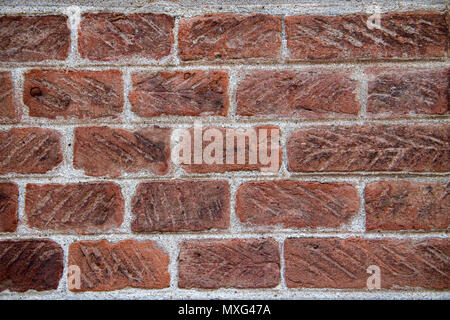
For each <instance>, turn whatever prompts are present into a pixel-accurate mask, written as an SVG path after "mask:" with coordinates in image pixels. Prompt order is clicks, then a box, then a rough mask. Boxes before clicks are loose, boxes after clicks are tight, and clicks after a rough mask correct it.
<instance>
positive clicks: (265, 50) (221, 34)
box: [178, 13, 281, 61]
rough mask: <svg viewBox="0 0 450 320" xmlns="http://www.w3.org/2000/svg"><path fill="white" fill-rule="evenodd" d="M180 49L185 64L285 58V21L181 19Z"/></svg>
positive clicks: (215, 17) (238, 17) (217, 16)
mask: <svg viewBox="0 0 450 320" xmlns="http://www.w3.org/2000/svg"><path fill="white" fill-rule="evenodd" d="M178 49H179V56H180V58H181V59H182V60H217V61H221V60H223V61H227V60H233V59H264V60H270V61H274V60H278V59H279V58H280V56H281V19H280V18H279V17H275V16H270V15H263V14H251V15H239V14H234V13H215V14H208V15H204V16H198V17H194V18H187V19H181V20H180V23H179V31H178Z"/></svg>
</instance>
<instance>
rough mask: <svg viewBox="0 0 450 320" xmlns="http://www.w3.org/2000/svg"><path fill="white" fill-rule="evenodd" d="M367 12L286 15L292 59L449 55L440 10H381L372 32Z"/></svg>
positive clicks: (287, 34) (443, 20)
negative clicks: (387, 11) (331, 14)
mask: <svg viewBox="0 0 450 320" xmlns="http://www.w3.org/2000/svg"><path fill="white" fill-rule="evenodd" d="M369 16H370V15H368V14H350V15H344V16H321V15H304V16H292V17H287V18H286V20H285V21H286V36H287V47H288V50H289V55H288V59H291V60H353V59H362V60H366V59H406V58H429V57H444V56H445V54H446V41H447V37H448V31H447V24H446V22H445V16H444V15H443V14H442V13H439V12H433V11H417V12H391V13H383V14H381V29H379V28H377V27H375V28H373V29H372V30H370V29H369V28H368V26H367V20H368V18H369Z"/></svg>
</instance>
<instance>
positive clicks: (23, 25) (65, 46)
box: [0, 15, 70, 62]
mask: <svg viewBox="0 0 450 320" xmlns="http://www.w3.org/2000/svg"><path fill="white" fill-rule="evenodd" d="M69 46H70V31H69V27H68V22H67V17H66V16H57V15H48V16H3V17H0V61H4V62H26V61H42V60H47V59H55V60H64V59H66V58H67V55H68V53H69Z"/></svg>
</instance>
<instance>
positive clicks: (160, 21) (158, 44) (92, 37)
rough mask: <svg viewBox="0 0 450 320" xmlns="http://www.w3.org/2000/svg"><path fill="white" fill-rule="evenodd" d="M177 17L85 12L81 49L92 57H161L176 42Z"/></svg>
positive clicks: (80, 31) (116, 58)
mask: <svg viewBox="0 0 450 320" xmlns="http://www.w3.org/2000/svg"><path fill="white" fill-rule="evenodd" d="M173 26H174V18H173V17H170V16H168V15H165V14H153V13H137V14H128V15H125V14H121V13H85V14H83V15H82V21H81V23H80V28H79V31H78V50H79V52H80V55H81V57H83V58H87V59H90V60H101V61H115V60H119V59H138V58H147V59H161V58H163V57H165V56H167V55H168V54H169V53H170V50H171V48H172V44H173V33H172V29H173Z"/></svg>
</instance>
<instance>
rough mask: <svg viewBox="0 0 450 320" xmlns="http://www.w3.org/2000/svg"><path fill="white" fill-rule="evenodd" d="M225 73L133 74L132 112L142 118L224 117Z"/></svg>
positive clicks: (226, 76)
mask: <svg viewBox="0 0 450 320" xmlns="http://www.w3.org/2000/svg"><path fill="white" fill-rule="evenodd" d="M227 90H228V74H227V73H226V72H223V71H205V70H189V71H160V72H139V73H134V74H133V90H132V91H131V93H130V95H129V99H130V102H131V105H132V110H133V111H134V112H135V113H136V114H138V115H139V116H141V117H156V116H161V115H178V116H199V115H218V116H225V115H226V114H227V111H228V106H229V101H228V92H227Z"/></svg>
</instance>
